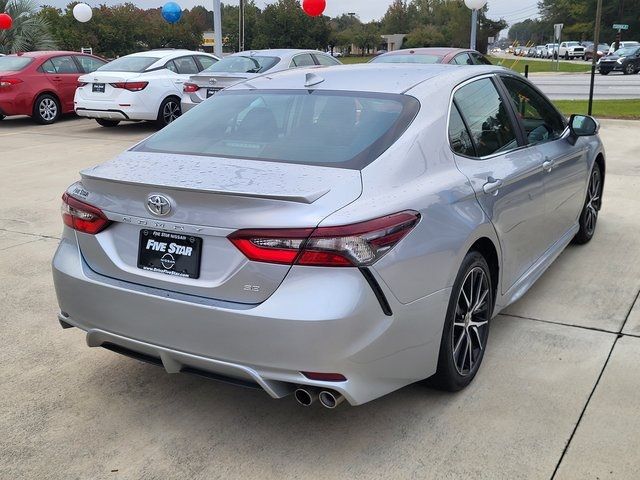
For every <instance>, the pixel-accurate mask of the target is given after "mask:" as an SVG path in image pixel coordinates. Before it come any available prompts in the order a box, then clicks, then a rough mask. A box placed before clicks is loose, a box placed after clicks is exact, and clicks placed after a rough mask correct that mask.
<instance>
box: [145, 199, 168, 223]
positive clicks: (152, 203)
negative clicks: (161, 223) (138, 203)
mask: <svg viewBox="0 0 640 480" xmlns="http://www.w3.org/2000/svg"><path fill="white" fill-rule="evenodd" d="M147 210H149V211H150V212H151V213H153V214H154V215H156V216H158V217H166V216H167V215H169V213H170V212H171V201H170V200H169V199H168V198H167V197H165V196H164V195H157V194H153V195H149V197H148V198H147Z"/></svg>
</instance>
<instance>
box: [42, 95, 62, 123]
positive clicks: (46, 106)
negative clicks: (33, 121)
mask: <svg viewBox="0 0 640 480" xmlns="http://www.w3.org/2000/svg"><path fill="white" fill-rule="evenodd" d="M38 113H40V116H41V117H42V119H43V120H45V121H47V122H51V121H53V120H55V118H56V117H57V116H58V105H57V104H56V102H55V101H54V100H53V99H52V98H43V99H42V100H41V101H40V105H38Z"/></svg>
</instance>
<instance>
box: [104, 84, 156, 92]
mask: <svg viewBox="0 0 640 480" xmlns="http://www.w3.org/2000/svg"><path fill="white" fill-rule="evenodd" d="M109 85H111V86H112V87H113V88H124V89H125V90H129V91H130V92H139V91H140V90H144V89H145V88H147V85H149V82H117V83H110V84H109Z"/></svg>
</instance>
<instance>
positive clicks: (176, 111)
mask: <svg viewBox="0 0 640 480" xmlns="http://www.w3.org/2000/svg"><path fill="white" fill-rule="evenodd" d="M179 116H180V105H179V104H178V103H177V102H174V101H173V100H170V101H168V102H167V103H166V104H165V105H164V108H163V109H162V119H163V120H164V123H165V124H166V125H169V124H170V123H171V122H173V121H174V120H175V119H176V118H178V117H179Z"/></svg>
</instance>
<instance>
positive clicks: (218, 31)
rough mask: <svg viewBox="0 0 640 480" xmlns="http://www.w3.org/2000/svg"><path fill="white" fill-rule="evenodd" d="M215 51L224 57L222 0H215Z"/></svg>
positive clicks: (220, 56)
mask: <svg viewBox="0 0 640 480" xmlns="http://www.w3.org/2000/svg"><path fill="white" fill-rule="evenodd" d="M213 35H214V44H213V53H215V54H216V55H217V56H218V57H219V58H222V8H221V4H220V0H213Z"/></svg>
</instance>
